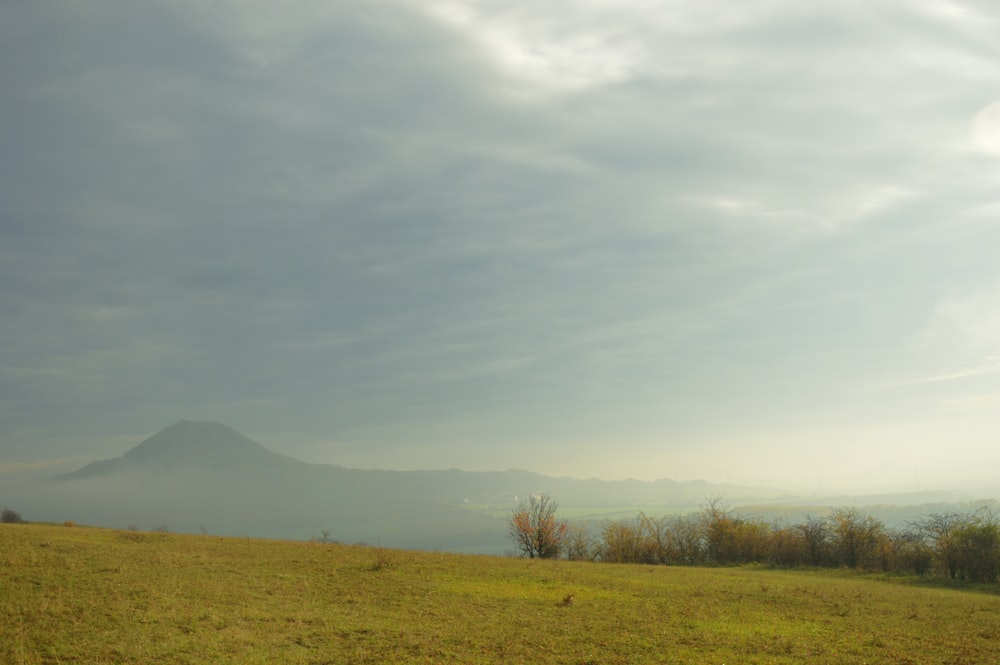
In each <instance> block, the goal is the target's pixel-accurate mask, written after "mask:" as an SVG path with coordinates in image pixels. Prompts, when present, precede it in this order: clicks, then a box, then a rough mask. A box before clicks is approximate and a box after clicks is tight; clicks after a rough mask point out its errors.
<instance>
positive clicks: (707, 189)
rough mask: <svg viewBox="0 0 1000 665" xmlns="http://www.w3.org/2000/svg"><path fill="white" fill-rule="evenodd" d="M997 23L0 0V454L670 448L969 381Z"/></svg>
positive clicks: (965, 13) (641, 9)
mask: <svg viewBox="0 0 1000 665" xmlns="http://www.w3.org/2000/svg"><path fill="white" fill-rule="evenodd" d="M995 21H996V11H995V10H994V9H993V8H992V6H990V5H989V4H979V5H974V4H971V3H942V2H922V3H904V2H896V1H894V0H880V1H879V2H876V3H874V4H871V3H865V4H864V5H862V4H860V3H846V4H845V3H818V4H811V5H809V6H804V5H797V4H794V3H788V2H783V1H779V0H766V1H764V0H760V1H752V2H745V3H740V4H739V5H738V6H735V5H732V3H729V4H728V5H726V6H722V5H721V4H720V3H691V2H682V1H677V2H673V1H671V2H648V1H644V0H629V1H628V2H614V3H613V2H610V1H598V0H589V1H587V2H562V1H561V0H560V2H555V3H543V4H539V3H528V2H521V1H517V2H505V3H499V2H493V1H492V0H477V1H474V2H472V1H470V2H457V1H453V0H435V1H434V2H426V3H424V2H421V3H416V2H410V1H409V0H407V1H404V0H398V1H396V0H378V1H374V2H354V1H349V2H339V3H335V4H330V3H325V2H319V1H315V2H304V3H297V4H296V5H295V6H294V7H284V6H282V7H281V8H277V7H276V6H274V5H273V4H271V3H267V2H262V1H261V2H258V1H256V0H255V1H253V2H235V1H232V2H217V3H211V4H205V3H196V2H171V3H163V2H151V3H147V4H145V5H142V6H139V5H135V4H134V3H126V2H114V1H110V0H109V1H99V2H94V3H87V4H85V5H81V4H79V3H70V2H56V3H47V4H45V5H39V4H13V5H9V6H5V7H3V9H0V25H2V26H3V27H2V28H0V30H2V31H3V32H2V38H3V43H4V44H5V49H6V50H5V53H8V54H12V57H5V58H3V59H2V63H3V64H2V65H0V83H2V85H3V88H4V90H5V104H4V105H3V107H2V108H0V126H2V127H4V130H3V131H2V133H0V149H2V155H3V156H2V157H0V215H2V219H3V222H2V224H0V266H2V267H0V305H2V308H3V311H4V312H5V316H4V317H3V319H2V320H0V336H2V338H3V339H4V340H5V344H4V346H3V348H2V349H0V366H2V367H4V371H3V378H2V380H0V400H2V401H0V434H3V436H4V437H6V438H5V439H4V440H5V441H13V440H15V439H16V440H17V441H23V443H17V444H13V443H10V444H4V445H10V446H14V445H17V446H18V447H19V448H20V449H27V448H28V447H29V444H30V440H32V438H33V437H38V436H39V434H38V432H39V429H37V428H42V429H43V430H44V429H45V428H46V427H47V428H50V431H48V433H47V434H46V435H45V436H46V440H55V439H57V438H59V437H63V439H65V440H66V441H72V440H83V438H84V437H82V435H79V434H78V432H77V430H78V429H79V430H86V432H87V436H96V434H95V433H99V432H107V431H111V432H117V431H121V430H122V429H124V430H125V431H127V432H136V431H147V432H151V431H155V430H156V429H158V428H159V427H161V426H162V425H163V424H165V423H167V422H173V421H174V420H176V419H177V418H181V417H197V418H202V419H221V417H219V416H216V415H214V414H213V413H212V412H213V411H218V412H221V413H224V414H225V419H226V420H227V422H228V423H229V424H231V425H233V426H235V427H237V428H238V429H242V430H245V431H247V432H248V434H251V435H254V434H255V433H256V434H257V435H259V436H261V437H262V438H268V437H274V439H276V440H280V439H281V438H282V437H284V438H286V439H287V438H298V437H301V438H302V439H303V440H312V441H324V440H325V441H352V442H359V443H358V444H357V445H358V446H364V445H371V446H385V447H386V448H385V449H390V450H394V451H395V450H402V449H408V448H407V447H408V446H410V447H417V448H419V447H420V446H425V447H426V448H425V449H426V450H438V451H440V450H446V449H448V448H449V447H451V448H453V449H455V448H459V447H461V446H464V445H467V444H468V442H469V441H479V442H480V443H477V444H475V445H480V446H484V447H485V446H502V445H503V446H512V447H513V448H512V450H513V452H511V453H510V454H511V455H512V456H516V455H518V454H529V453H530V448H531V446H529V445H527V444H525V446H523V447H520V448H519V447H518V444H517V442H518V441H528V440H530V441H532V442H536V443H537V442H538V441H539V440H542V439H545V438H546V437H550V438H551V440H553V441H569V440H571V439H573V438H574V437H576V436H577V435H578V434H580V433H581V432H582V433H584V434H587V436H591V434H589V433H592V432H598V431H600V432H602V434H601V436H606V437H608V439H609V440H611V439H614V440H636V441H638V440H642V441H643V442H645V443H643V446H649V445H654V444H652V443H649V442H650V441H671V444H670V445H671V446H673V445H676V446H682V445H683V442H682V441H680V438H681V434H680V433H681V432H682V431H683V432H690V431H695V430H699V427H701V428H703V430H699V431H708V430H711V429H712V427H713V425H711V418H715V417H717V415H718V413H725V414H727V416H729V417H731V418H734V419H742V418H744V417H746V418H749V419H753V418H755V417H756V416H754V415H753V414H755V413H760V414H762V415H761V416H760V419H761V420H763V421H767V422H769V423H772V424H773V423H777V424H776V425H773V426H774V427H781V426H782V425H781V423H782V422H784V420H783V419H785V418H789V417H791V416H786V415H785V414H784V411H787V410H788V409H790V408H793V407H794V408H795V409H799V410H801V412H802V413H804V414H806V416H803V417H807V416H808V415H810V414H816V413H824V412H825V410H828V409H829V408H830V407H828V406H825V404H833V403H838V404H842V403H844V402H845V401H849V399H848V398H845V397H843V395H844V394H846V393H848V392H849V391H850V388H849V386H856V385H868V384H873V383H878V382H879V381H883V380H884V378H885V376H901V375H906V376H909V377H912V376H914V375H920V376H941V375H953V374H956V373H961V372H966V371H975V370H977V369H982V368H983V367H985V366H986V364H984V363H985V360H983V359H984V358H988V357H989V356H990V355H991V354H994V351H993V350H991V349H990V348H989V342H988V339H989V337H990V336H991V335H993V336H994V338H995V333H996V332H997V331H996V330H993V329H992V328H990V323H989V321H990V316H991V314H990V311H991V307H993V305H991V304H990V303H991V299H992V298H994V296H995V294H993V295H990V294H992V291H993V289H992V287H984V286H983V284H989V283H991V282H990V280H991V279H994V278H993V277H992V275H993V274H994V271H995V268H994V266H995V258H994V257H993V256H992V254H993V252H992V250H991V248H992V247H995V246H996V241H997V240H998V238H997V237H996V231H995V230H993V229H994V225H992V222H991V220H992V217H993V216H992V215H991V211H992V207H991V206H994V205H995V173H996V171H995V168H994V167H995V164H994V163H993V161H992V160H991V157H990V156H988V155H984V154H982V153H976V152H974V151H972V150H970V146H971V138H970V134H969V131H970V130H969V123H970V119H971V118H973V117H974V116H975V115H976V114H977V113H979V112H980V111H981V110H982V109H984V108H987V107H988V105H989V104H990V103H991V102H992V101H993V100H992V99H991V98H989V97H988V96H987V97H984V92H983V90H988V89H989V84H990V83H991V82H997V81H998V80H1000V70H998V68H997V65H996V61H995V54H994V53H993V52H992V51H991V50H990V49H991V48H992V47H991V46H990V42H988V41H987V38H989V37H991V36H992V27H993V26H994V25H995ZM15 56H16V57H15ZM977 289H979V290H982V293H980V291H979V290H977ZM928 319H929V320H930V323H927V321H928ZM925 325H926V327H927V332H925V334H923V336H922V337H920V336H919V335H916V334H915V332H914V331H915V330H917V329H918V328H920V327H921V326H925ZM976 331H978V332H976ZM976 335H978V337H976V340H978V341H974V340H973V339H972V337H971V336H976ZM915 336H916V337H919V338H920V339H921V340H923V341H922V342H921V344H922V345H923V347H922V350H923V351H928V350H931V351H932V352H931V351H928V353H927V357H926V359H925V361H914V360H913V358H914V357H917V356H919V353H918V352H917V351H916V350H914V349H915V347H916V346H919V345H914V344H913V343H912V340H913V339H914V338H915ZM908 341H909V342H911V343H910V345H909V346H907V342H908ZM994 355H995V354H994ZM901 365H904V366H905V371H902V370H901V369H900V366H901ZM983 392H984V393H985V392H988V391H985V390H984V391H983ZM838 400H840V401H838ZM540 405H541V406H540ZM676 405H682V406H676ZM661 411H662V412H665V413H669V416H670V417H661V416H659V415H658V414H659V413H660V412H661ZM713 413H714V415H713ZM52 414H57V415H56V416H55V417H51V418H48V416H51V415H52ZM651 414H652V415H651ZM859 417H860V416H859ZM696 418H705V419H706V420H704V422H703V423H702V424H700V425H691V423H692V422H693V421H694V420H696ZM48 421H51V423H49V424H45V423H47V422H48ZM120 421H121V422H120ZM630 421H634V424H629V423H630ZM681 421H684V423H685V424H684V426H683V427H682V426H681V425H678V424H675V422H681ZM437 423H449V424H450V425H447V426H444V425H442V426H441V427H440V428H439V427H438V426H437ZM612 423H613V425H612ZM689 425H691V426H690V427H688V426H689ZM643 427H645V428H648V429H646V430H643V429H641V428H643ZM685 428H687V429H685ZM539 433H544V435H542V434H539ZM29 434H30V436H29ZM593 437H594V440H593V441H592V446H593V449H594V450H599V449H600V448H601V447H602V445H603V444H602V443H601V441H599V440H598V438H597V437H596V435H593ZM439 438H440V439H441V440H438V439H439ZM761 438H762V439H766V433H764V434H761ZM88 441H93V439H88ZM67 445H72V444H67ZM87 445H90V444H89V443H88V444H87ZM468 445H472V444H468ZM560 445H562V444H560ZM567 445H568V444H567ZM421 449H424V448H421ZM505 450H506V449H505ZM558 457H559V454H558V453H553V459H556V458H558ZM417 458H419V452H416V453H413V454H412V455H411V457H410V459H417ZM438 464H439V465H442V464H443V465H445V466H447V465H448V464H447V463H446V462H445V463H438ZM512 465H513V466H525V464H516V463H515V464H512ZM594 467H595V468H599V467H600V463H595V464H594ZM589 473H591V475H592V473H593V472H592V471H591V472H589ZM694 475H697V474H694Z"/></svg>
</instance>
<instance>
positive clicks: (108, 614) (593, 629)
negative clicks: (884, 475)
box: [0, 524, 1000, 665]
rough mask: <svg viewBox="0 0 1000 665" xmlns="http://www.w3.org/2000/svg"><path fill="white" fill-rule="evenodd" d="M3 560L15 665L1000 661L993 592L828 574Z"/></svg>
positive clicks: (561, 565) (248, 557)
mask: <svg viewBox="0 0 1000 665" xmlns="http://www.w3.org/2000/svg"><path fill="white" fill-rule="evenodd" d="M0 566H2V571H0V663H152V662H156V663H276V662H281V663H497V662H521V663H572V664H576V665H582V664H584V663H802V662H810V663H848V662H849V663H862V662H866V663H987V662H991V663H992V662H1000V639H998V638H1000V599H998V598H997V597H996V596H993V595H987V594H981V593H971V592H968V591H955V590H948V589H934V588H919V587H916V586H912V585H903V584H889V583H885V582H881V581H877V580H872V579H861V578H857V577H853V576H845V575H836V574H830V573H815V572H782V571H767V570H759V569H757V570H755V569H741V568H720V569H693V568H669V567H649V566H619V565H611V564H587V563H573V562H566V561H537V560H536V561H529V560H523V559H504V558H494V557H482V556H461V555H452V554H437V553H426V552H406V551H387V550H380V549H376V548H367V547H357V546H342V545H320V544H313V543H294V542H279V541H265V540H250V539H240V538H219V537H212V536H188V535H175V534H161V533H144V532H132V531H114V530H105V529H90V528H80V527H75V528H69V527H61V526H45V525H6V524H0ZM571 594H572V596H571Z"/></svg>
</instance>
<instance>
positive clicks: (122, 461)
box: [59, 420, 305, 480]
mask: <svg viewBox="0 0 1000 665" xmlns="http://www.w3.org/2000/svg"><path fill="white" fill-rule="evenodd" d="M290 465H292V466H294V465H305V463H304V462H299V461H298V460H294V459H292V458H291V457H285V456H284V455H279V454H278V453H275V452H272V451H270V450H268V449H267V448H265V447H264V446H262V445H260V444H259V443H257V442H256V441H253V440H251V439H249V438H247V437H245V436H243V435H242V434H240V433H239V432H237V431H236V430H234V429H231V428H229V427H226V426H225V425H223V424H221V423H216V422H207V421H193V420H180V421H178V422H176V423H174V424H173V425H170V426H168V427H165V428H164V429H162V430H160V431H159V432H157V433H156V434H154V435H153V436H151V437H149V438H148V439H146V440H145V441H143V442H142V443H140V444H138V445H137V446H135V447H134V448H132V449H131V450H129V451H128V452H126V453H125V454H124V455H122V456H121V457H117V458H115V459H109V460H100V461H96V462H91V463H90V464H88V465H86V466H84V467H83V468H81V469H78V470H76V471H73V472H72V473H68V474H65V475H63V476H59V479H61V480H75V479H82V478H94V477H98V476H108V475H113V474H116V473H120V472H123V471H130V470H150V471H178V470H210V471H237V470H246V469H249V468H257V469H263V468H267V467H278V466H281V467H287V466H290Z"/></svg>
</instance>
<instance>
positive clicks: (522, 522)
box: [510, 494, 1000, 583]
mask: <svg viewBox="0 0 1000 665" xmlns="http://www.w3.org/2000/svg"><path fill="white" fill-rule="evenodd" d="M557 511H558V503H557V502H556V501H555V500H553V499H552V498H551V497H549V496H547V495H544V494H537V495H533V496H531V497H529V498H528V499H526V500H525V501H522V502H521V503H519V504H518V506H517V507H516V508H514V510H513V511H512V514H511V517H510V537H511V540H512V541H513V542H514V544H515V547H516V548H517V552H518V554H520V555H522V556H526V557H530V558H542V559H553V558H565V559H571V560H587V561H605V562H610V563H643V564H650V565H668V566H710V565H717V566H726V565H741V564H764V565H770V566H774V567H781V568H793V567H831V568H851V569H856V570H864V571H881V572H900V573H912V574H916V575H940V576H944V577H948V578H950V579H954V580H966V581H970V582H990V583H995V582H997V581H998V577H1000V520H998V518H997V516H996V515H995V514H994V513H993V512H992V511H990V510H989V509H987V508H985V507H984V508H981V509H979V510H976V511H973V512H969V513H956V512H946V513H933V514H930V515H928V516H926V517H923V518H920V519H916V520H913V521H912V522H910V523H908V524H907V525H906V526H905V527H903V528H896V529H891V528H888V527H886V525H885V524H884V523H882V522H881V521H880V520H877V519H875V518H874V517H872V516H871V515H868V514H865V513H863V512H862V511H860V510H858V509H857V508H837V509H835V510H833V511H831V512H830V514H829V515H826V516H822V517H815V516H811V515H806V516H805V519H804V521H802V522H800V523H798V524H787V523H779V522H766V521H764V520H762V519H759V518H755V517H745V516H742V515H740V514H738V513H736V512H734V511H733V510H732V509H730V508H728V507H726V506H725V505H723V503H722V502H721V501H720V500H719V499H711V500H709V501H708V502H707V503H706V505H704V506H702V507H701V508H700V510H699V511H698V512H696V513H691V514H685V515H666V516H663V517H651V516H648V515H646V514H645V513H642V512H640V513H639V514H638V515H637V516H636V517H635V518H633V519H621V520H608V521H606V522H605V523H604V524H603V525H602V526H601V529H600V532H599V533H597V534H595V533H593V532H592V531H591V530H589V529H587V528H586V527H585V526H573V525H571V524H570V523H569V522H567V521H566V520H563V519H561V518H559V517H558V515H557Z"/></svg>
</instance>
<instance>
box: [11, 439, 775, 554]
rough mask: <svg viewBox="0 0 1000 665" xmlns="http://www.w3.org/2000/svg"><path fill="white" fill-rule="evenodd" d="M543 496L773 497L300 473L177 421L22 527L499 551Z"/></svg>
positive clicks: (416, 474)
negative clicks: (529, 501) (59, 524)
mask: <svg viewBox="0 0 1000 665" xmlns="http://www.w3.org/2000/svg"><path fill="white" fill-rule="evenodd" d="M536 492H544V493H546V494H549V495H550V496H552V497H553V498H555V499H556V500H557V501H558V502H559V503H560V505H561V506H562V508H563V509H564V510H565V511H566V514H567V515H572V516H573V518H574V519H575V520H589V521H591V522H592V523H600V522H602V521H603V520H605V519H608V518H618V517H628V518H631V517H634V516H635V515H636V512H637V510H645V511H647V512H648V513H650V514H665V513H668V512H683V511H687V510H694V509H696V508H697V507H698V506H699V505H701V504H703V503H704V502H705V500H706V499H707V498H708V497H711V496H725V498H726V501H727V502H729V503H730V504H733V505H737V504H739V503H740V502H748V501H761V500H767V499H773V498H775V497H778V496H779V495H780V493H779V492H776V491H774V490H761V489H752V488H741V487H735V486H724V485H711V484H709V483H706V482H703V481H698V482H686V483H680V482H675V481H671V480H661V481H656V482H641V481H637V480H625V481H617V482H605V481H600V480H596V479H590V480H576V479H572V478H553V477H549V476H544V475H541V474H537V473H531V472H528V471H516V470H511V471H494V472H470V471H459V470H457V469H451V470H440V471H380V470H363V469H347V468H344V467H341V466H329V465H320V464H308V463H305V462H302V461H299V460H296V459H293V458H290V457H285V456H283V455H280V454H278V453H275V452H273V451H271V450H268V449H267V448H265V447H263V446H261V445H260V444H258V443H256V442H254V441H252V440H251V439H249V438H247V437H245V436H243V435H242V434H240V433H239V432H236V431H235V430H233V429H230V428H229V427H226V426H225V425H222V424H219V423H212V422H192V421H184V420H182V421H180V422H177V423H174V424H173V425H170V426H169V427H167V428H165V429H163V430H162V431H160V432H158V433H156V434H154V435H153V436H151V437H149V438H148V439H146V440H145V441H142V442H141V443H139V444H138V445H136V446H135V447H134V448H132V449H131V450H129V451H128V452H126V453H125V454H124V455H122V456H121V457H118V458H115V459H110V460H101V461H97V462H92V463H90V464H88V465H86V466H84V467H83V468H81V469H78V470H76V471H74V472H72V473H69V474H66V475H64V476H60V477H58V478H56V479H53V480H52V481H51V482H50V483H48V484H47V485H46V487H45V488H44V492H43V493H42V494H41V495H40V496H38V497H37V498H38V501H37V502H36V503H34V504H33V505H32V504H30V503H27V502H20V503H18V508H19V509H21V511H22V512H23V513H25V514H30V515H32V517H33V519H48V520H52V521H64V520H74V521H76V522H80V523H86V524H96V525H104V526H113V527H118V528H124V527H126V526H129V525H137V526H138V525H143V526H144V527H146V528H155V527H166V528H170V529H173V530H179V531H199V530H201V531H208V532H211V533H217V534H220V535H254V536H263V537H277V538H292V539H299V538H301V539H304V538H308V537H310V536H315V535H319V534H321V533H323V534H329V537H331V538H333V539H336V540H340V541H343V542H359V541H364V542H369V543H372V544H376V543H378V544H382V545H385V546H391V547H408V548H415V549H445V550H453V551H465V552H487V553H501V552H504V551H505V550H507V549H509V547H510V545H509V542H508V540H507V518H508V517H509V515H510V510H511V508H512V507H513V506H514V505H515V504H516V503H517V501H518V500H519V499H520V498H523V497H526V496H528V495H529V494H532V493H536Z"/></svg>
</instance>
